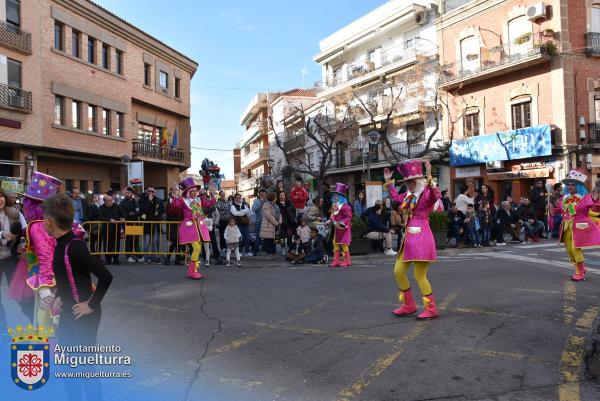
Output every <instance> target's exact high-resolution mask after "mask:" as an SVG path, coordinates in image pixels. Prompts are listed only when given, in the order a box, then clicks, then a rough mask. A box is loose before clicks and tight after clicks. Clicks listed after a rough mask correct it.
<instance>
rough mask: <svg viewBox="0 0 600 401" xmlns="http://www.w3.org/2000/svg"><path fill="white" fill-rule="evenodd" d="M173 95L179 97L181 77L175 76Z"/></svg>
mask: <svg viewBox="0 0 600 401" xmlns="http://www.w3.org/2000/svg"><path fill="white" fill-rule="evenodd" d="M175 97H176V98H177V99H181V79H179V78H175Z"/></svg>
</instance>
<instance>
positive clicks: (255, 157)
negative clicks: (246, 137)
mask: <svg viewBox="0 0 600 401" xmlns="http://www.w3.org/2000/svg"><path fill="white" fill-rule="evenodd" d="M242 153H243V154H242V167H247V166H250V165H252V164H253V163H256V162H257V161H263V160H266V159H267V158H268V157H269V149H259V148H258V147H256V148H253V149H252V150H250V151H249V152H247V153H246V152H242Z"/></svg>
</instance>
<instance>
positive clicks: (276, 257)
mask: <svg viewBox="0 0 600 401" xmlns="http://www.w3.org/2000/svg"><path fill="white" fill-rule="evenodd" d="M277 259H279V256H277V255H273V256H271V257H270V258H269V260H277Z"/></svg>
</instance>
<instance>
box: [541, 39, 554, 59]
mask: <svg viewBox="0 0 600 401" xmlns="http://www.w3.org/2000/svg"><path fill="white" fill-rule="evenodd" d="M542 49H543V51H544V52H545V53H546V54H547V55H549V56H556V55H557V54H558V47H557V46H556V43H555V42H554V41H552V40H550V41H548V42H546V43H544V45H543V46H542Z"/></svg>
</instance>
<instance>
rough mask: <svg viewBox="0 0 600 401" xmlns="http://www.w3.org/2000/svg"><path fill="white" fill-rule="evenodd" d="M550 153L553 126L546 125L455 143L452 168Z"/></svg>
mask: <svg viewBox="0 0 600 401" xmlns="http://www.w3.org/2000/svg"><path fill="white" fill-rule="evenodd" d="M551 154H552V144H551V138H550V126H549V125H547V124H546V125H538V126H535V127H528V128H521V129H517V130H511V131H504V132H496V133H494V134H487V135H480V136H474V137H471V138H468V139H461V140H453V141H452V145H451V146H450V165H451V166H465V165H469V164H478V163H487V162H493V161H503V160H516V159H525V158H529V157H540V156H549V155H551Z"/></svg>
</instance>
